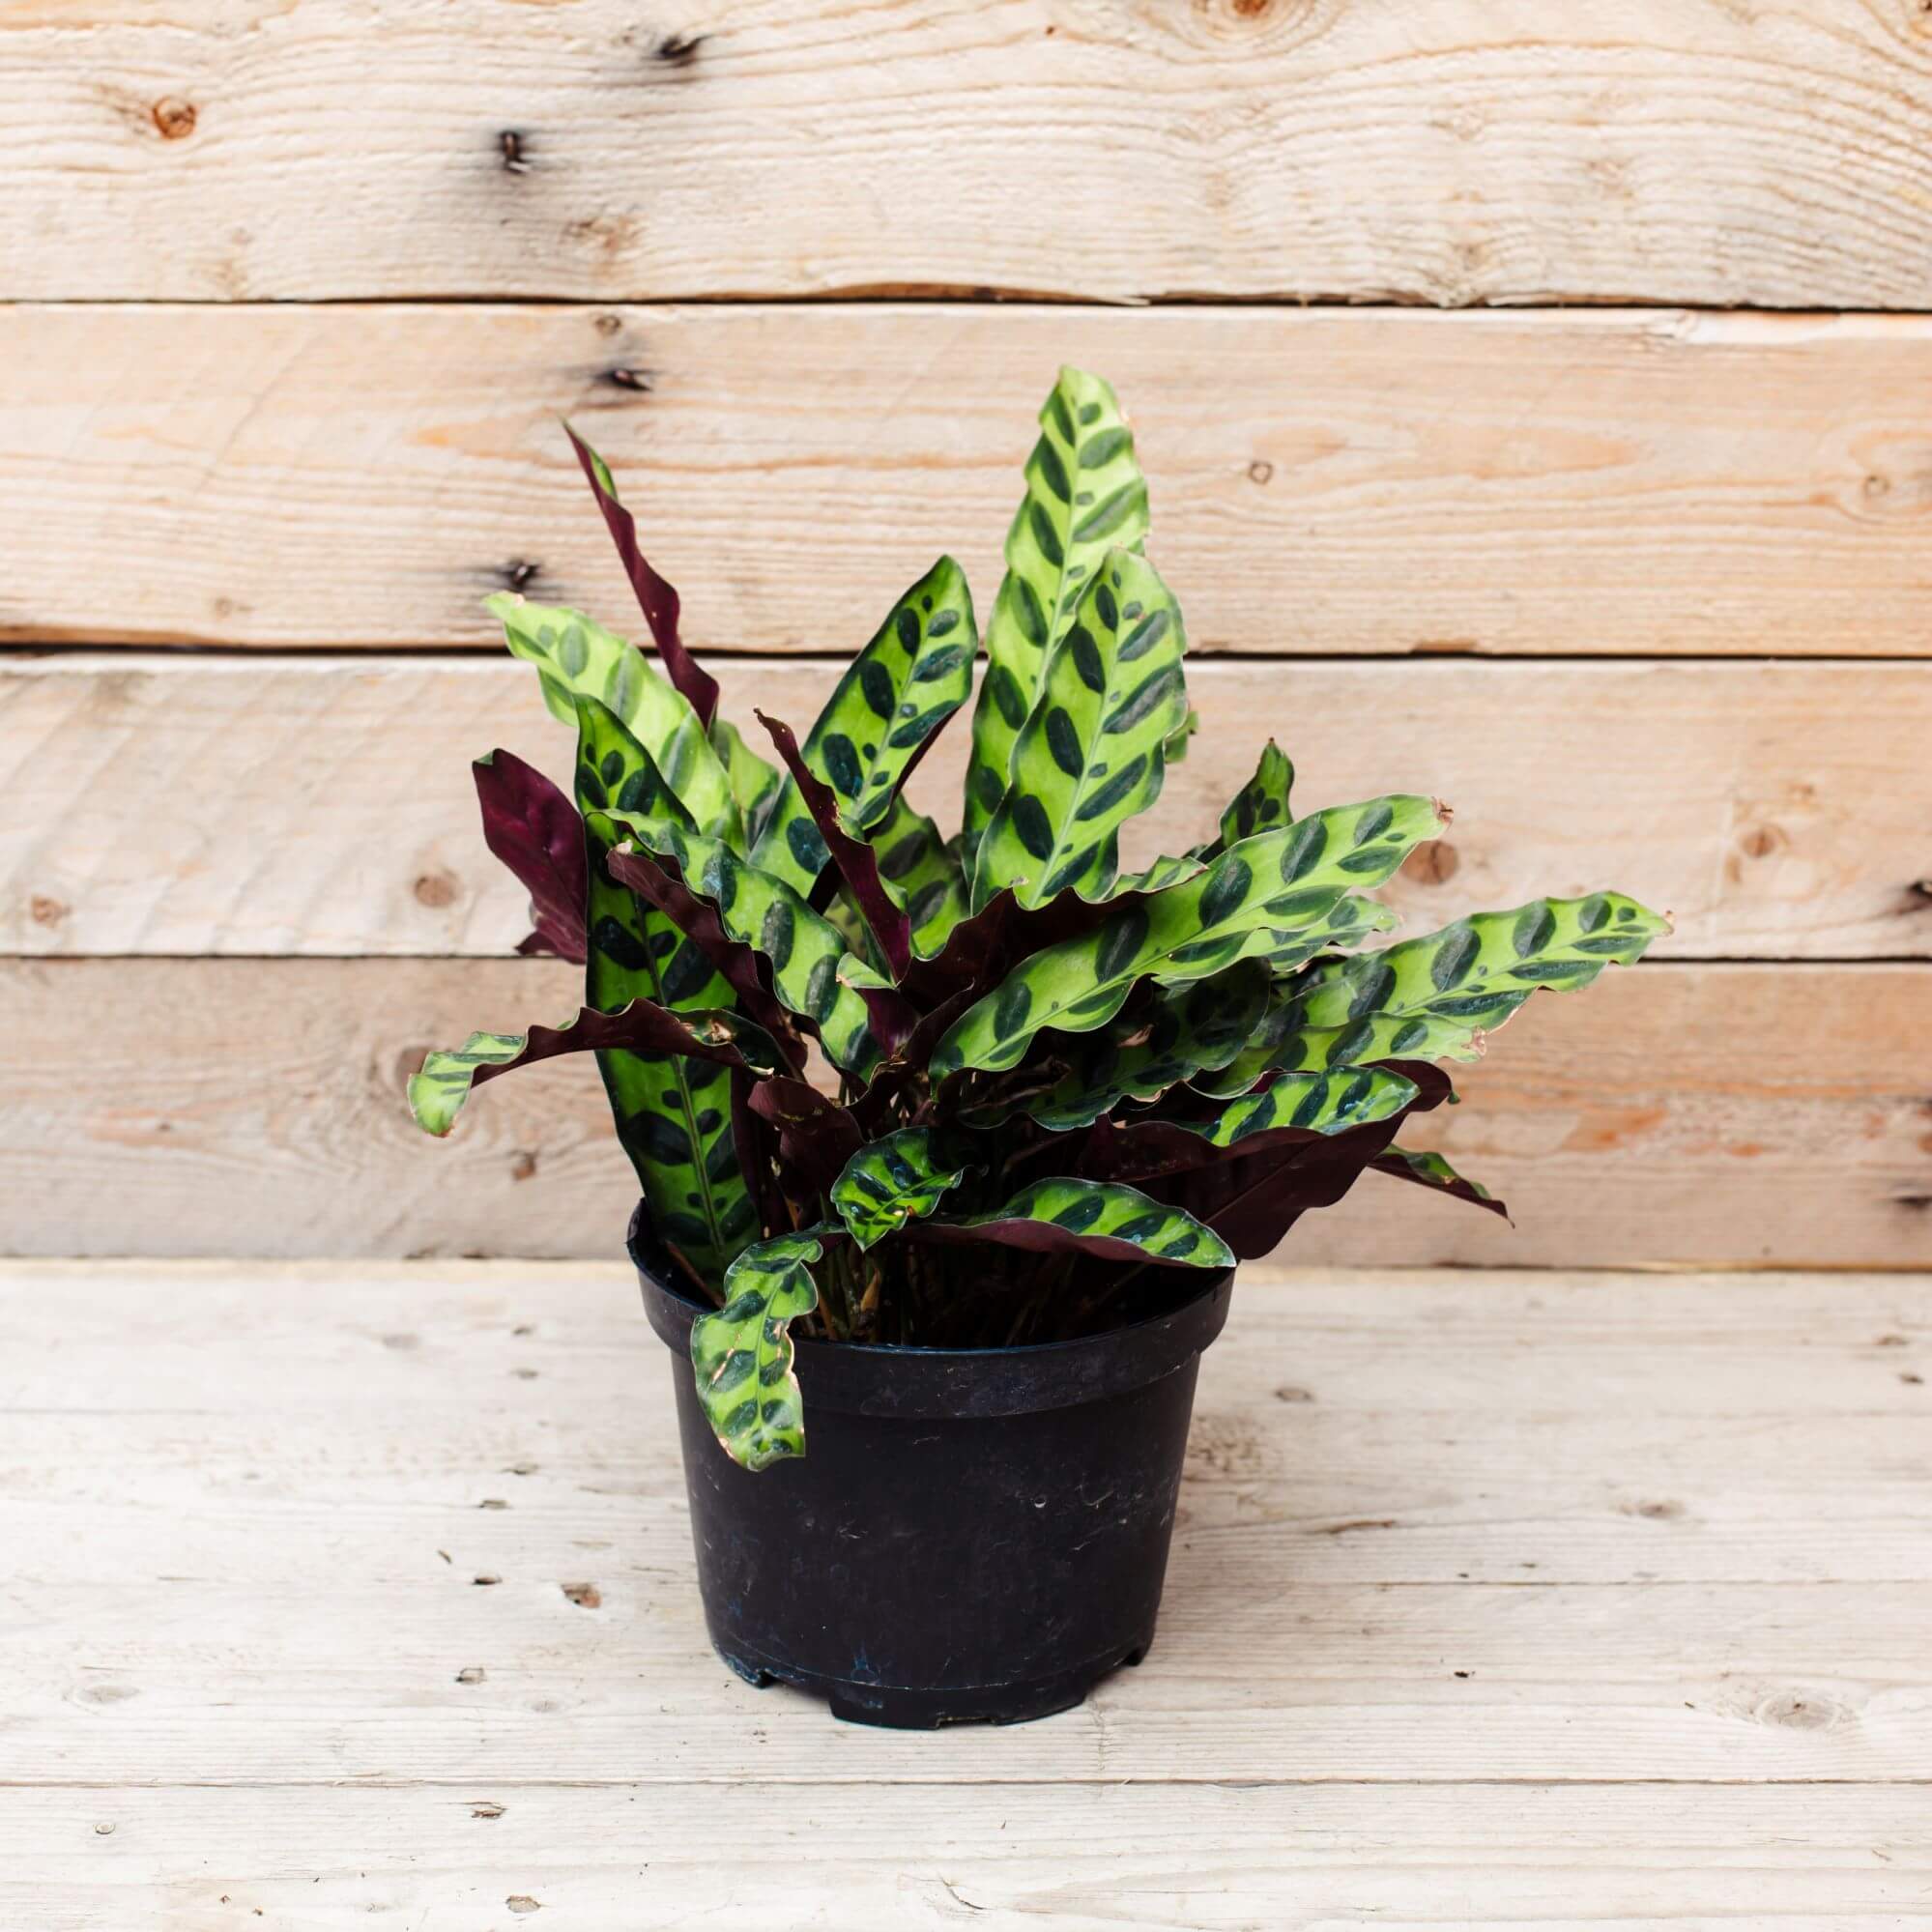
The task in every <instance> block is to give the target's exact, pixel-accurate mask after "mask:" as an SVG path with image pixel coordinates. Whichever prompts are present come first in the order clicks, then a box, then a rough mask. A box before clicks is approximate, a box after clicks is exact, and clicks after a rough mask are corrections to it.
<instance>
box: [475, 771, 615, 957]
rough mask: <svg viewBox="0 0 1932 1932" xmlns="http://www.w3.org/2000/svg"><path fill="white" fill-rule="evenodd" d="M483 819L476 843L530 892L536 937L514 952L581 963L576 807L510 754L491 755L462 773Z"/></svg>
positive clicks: (581, 867)
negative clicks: (472, 784) (469, 776)
mask: <svg viewBox="0 0 1932 1932" xmlns="http://www.w3.org/2000/svg"><path fill="white" fill-rule="evenodd" d="M470 768H471V770H472V772H473V773H474V774H475V776H476V802H477V804H478V805H480V806H481V807H482V813H483V843H484V844H485V845H486V846H488V847H489V849H490V851H492V852H494V853H495V854H496V856H497V857H498V858H500V859H501V860H502V861H503V862H504V864H505V865H506V866H508V867H509V869H510V871H511V872H512V873H514V874H515V875H516V877H517V879H518V880H519V881H520V882H521V883H522V885H523V888H524V890H525V891H526V892H528V893H529V894H530V909H531V916H532V918H533V920H534V921H535V923H536V931H535V932H533V934H531V936H530V937H528V938H527V939H525V940H524V941H523V943H522V944H521V945H519V946H518V947H517V951H518V952H520V953H534V952H552V953H555V954H557V956H558V957H559V958H560V959H566V960H574V961H575V962H576V963H577V964H578V965H579V966H582V965H583V964H584V960H585V958H586V956H587V953H588V949H589V947H588V941H587V939H586V937H585V930H584V929H585V920H586V916H587V915H586V911H585V906H586V902H587V901H588V899H589V896H590V886H589V874H588V872H587V869H586V862H585V858H584V821H583V819H582V818H581V817H580V816H579V815H578V812H577V808H576V806H575V805H573V804H572V803H571V802H570V800H569V799H568V798H566V797H565V796H564V795H563V793H562V792H561V791H559V790H558V788H557V787H556V786H555V785H553V784H552V783H551V782H550V780H549V779H547V778H546V777H544V775H543V774H542V772H540V771H538V770H537V769H536V768H535V767H534V766H533V765H529V764H525V763H524V762H523V760H522V759H520V758H518V757H517V756H516V754H515V753H514V752H508V751H493V752H491V754H490V755H489V757H487V758H479V759H477V760H476V763H475V764H473V765H472V766H471V767H470Z"/></svg>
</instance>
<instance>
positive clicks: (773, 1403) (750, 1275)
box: [691, 1228, 830, 1470]
mask: <svg viewBox="0 0 1932 1932" xmlns="http://www.w3.org/2000/svg"><path fill="white" fill-rule="evenodd" d="M829 1231H830V1230H829V1229H817V1228H814V1229H808V1230H807V1231H806V1232H804V1233H802V1234H781V1235H779V1236H778V1237H777V1238H776V1239H775V1240H771V1241H761V1242H758V1243H757V1244H756V1245H755V1246H753V1247H750V1248H747V1249H746V1250H745V1251H744V1252H743V1254H739V1255H738V1257H737V1258H736V1259H735V1261H734V1262H733V1263H732V1265H731V1267H730V1269H729V1270H728V1271H727V1272H726V1275H725V1283H724V1297H725V1303H724V1307H722V1308H721V1309H718V1310H717V1311H715V1312H712V1313H708V1314H701V1315H700V1316H699V1317H698V1318H697V1320H696V1321H694V1322H693V1323H692V1324H691V1369H692V1372H693V1374H694V1376H695V1377H696V1380H697V1385H698V1400H699V1403H700V1404H701V1406H702V1407H703V1408H704V1411H705V1419H706V1422H708V1423H709V1424H710V1425H711V1432H712V1433H713V1434H714V1435H715V1436H716V1437H717V1438H718V1442H719V1444H720V1445H721V1446H722V1448H723V1449H724V1452H725V1454H726V1455H727V1456H730V1457H731V1458H732V1460H733V1461H734V1462H737V1463H741V1464H742V1465H743V1466H744V1467H745V1468H747V1469H753V1470H757V1469H768V1468H769V1467H770V1466H771V1464H772V1463H774V1462H780V1461H783V1460H784V1459H785V1458H786V1457H787V1456H803V1455H804V1453H805V1407H804V1398H803V1397H802V1395H801V1394H800V1392H799V1388H798V1377H797V1375H796V1374H795V1373H794V1372H793V1358H794V1353H795V1351H794V1349H793V1341H792V1324H793V1322H794V1321H795V1320H796V1319H797V1318H798V1317H799V1316H800V1315H803V1314H810V1313H811V1312H812V1311H813V1310H814V1309H815V1308H817V1307H818V1306H819V1289H818V1284H817V1283H815V1282H814V1281H813V1279H812V1263H813V1262H814V1261H816V1260H818V1259H819V1258H820V1256H821V1255H822V1254H824V1252H825V1249H824V1241H823V1239H822V1236H823V1235H824V1234H826V1233H829Z"/></svg>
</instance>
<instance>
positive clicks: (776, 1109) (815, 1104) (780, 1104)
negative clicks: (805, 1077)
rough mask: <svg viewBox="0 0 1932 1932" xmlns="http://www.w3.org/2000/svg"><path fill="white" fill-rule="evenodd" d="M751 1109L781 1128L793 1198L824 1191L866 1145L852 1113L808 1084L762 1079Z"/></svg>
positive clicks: (783, 1156) (784, 1166) (781, 1150)
mask: <svg viewBox="0 0 1932 1932" xmlns="http://www.w3.org/2000/svg"><path fill="white" fill-rule="evenodd" d="M749 1105H750V1107H751V1110H752V1111H753V1112H754V1113H756V1114H758V1115H759V1116H760V1117H761V1118H762V1119H764V1120H766V1121H768V1122H769V1123H770V1124H771V1125H772V1126H773V1127H775V1128H776V1129H777V1130H778V1159H779V1165H780V1168H781V1170H782V1173H783V1176H784V1178H785V1180H786V1181H787V1182H788V1183H789V1184H790V1185H788V1186H787V1188H786V1192H787V1194H789V1195H790V1196H791V1197H792V1198H793V1200H805V1199H809V1198H810V1197H812V1196H814V1195H820V1194H823V1193H825V1192H826V1191H827V1190H828V1189H829V1188H830V1187H831V1185H832V1183H833V1182H834V1181H835V1180H837V1179H838V1177H839V1175H840V1174H841V1173H842V1172H843V1171H844V1170H845V1165H846V1163H847V1162H848V1161H849V1160H851V1157H852V1156H853V1155H854V1154H855V1153H857V1152H858V1150H859V1148H860V1147H861V1146H863V1145H864V1143H865V1136H864V1134H862V1133H861V1132H860V1130H859V1125H858V1122H857V1121H856V1120H855V1119H854V1118H853V1117H852V1115H851V1113H850V1112H849V1111H848V1110H846V1109H845V1108H843V1107H841V1106H840V1105H839V1104H838V1103H837V1102H836V1101H834V1100H828V1099H826V1097H825V1096H824V1095H823V1094H822V1093H821V1092H820V1091H819V1090H818V1088H817V1087H814V1086H808V1085H806V1083H805V1082H804V1081H800V1080H786V1079H783V1078H780V1079H777V1080H762V1081H758V1082H757V1083H756V1084H755V1085H754V1086H753V1087H752V1090H751V1094H750V1099H749Z"/></svg>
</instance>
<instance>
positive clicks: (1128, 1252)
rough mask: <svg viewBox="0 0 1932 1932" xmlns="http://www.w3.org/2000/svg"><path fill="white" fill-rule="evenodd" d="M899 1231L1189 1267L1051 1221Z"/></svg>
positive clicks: (916, 1224)
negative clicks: (1077, 1231) (1076, 1231)
mask: <svg viewBox="0 0 1932 1932" xmlns="http://www.w3.org/2000/svg"><path fill="white" fill-rule="evenodd" d="M901 1232H902V1233H903V1234H904V1235H905V1236H906V1237H907V1239H908V1240H911V1241H932V1242H937V1243H940V1244H942V1245H945V1246H949V1247H951V1246H965V1245H967V1244H969V1243H972V1242H979V1241H991V1242H995V1243H996V1244H997V1245H998V1246H1000V1247H1002V1248H1024V1249H1027V1250H1029V1251H1031V1252H1032V1253H1034V1254H1098V1255H1101V1256H1103V1257H1104V1258H1106V1259H1107V1260H1110V1261H1147V1262H1152V1263H1153V1264H1154V1265H1155V1266H1156V1267H1162V1268H1185V1267H1187V1266H1189V1265H1190V1264H1189V1263H1188V1262H1186V1261H1177V1260H1171V1259H1169V1258H1168V1257H1167V1256H1165V1255H1162V1254H1150V1253H1149V1252H1148V1251H1147V1250H1146V1249H1145V1248H1140V1247H1137V1246H1136V1245H1135V1243H1133V1242H1132V1241H1116V1240H1114V1239H1113V1237H1112V1236H1111V1235H1110V1234H1076V1233H1075V1232H1074V1231H1073V1229H1072V1228H1070V1227H1060V1226H1056V1225H1055V1224H1054V1223H1053V1222H1051V1221H1027V1220H1024V1219H1020V1220H1014V1221H982V1222H980V1223H978V1224H977V1225H975V1226H971V1227H967V1226H963V1225H962V1224H961V1223H959V1222H952V1221H932V1220H923V1221H910V1222H908V1223H907V1225H906V1226H905V1227H904V1228H903V1229H901Z"/></svg>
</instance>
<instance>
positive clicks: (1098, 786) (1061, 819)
mask: <svg viewBox="0 0 1932 1932" xmlns="http://www.w3.org/2000/svg"><path fill="white" fill-rule="evenodd" d="M1128 610H1133V611H1134V612H1136V613H1137V615H1136V616H1135V617H1133V618H1129V617H1128V616H1127V615H1126V613H1127V611H1128ZM1110 615H1111V618H1112V621H1111V622H1109V621H1108V619H1109V616H1110ZM1157 620H1165V621H1160V622H1157ZM1143 639H1151V642H1148V643H1146V644H1144V646H1141V647H1140V648H1139V649H1137V652H1136V655H1135V656H1134V657H1133V659H1131V660H1130V659H1128V658H1127V657H1126V655H1125V649H1126V647H1127V646H1128V645H1129V644H1137V645H1139V641H1140V640H1143ZM1186 648H1187V639H1186V635H1185V633H1184V631H1183V629H1182V626H1181V621H1180V612H1179V609H1178V607H1177V606H1176V605H1175V603H1174V600H1173V597H1172V595H1171V593H1170V592H1169V591H1168V588H1167V586H1166V585H1165V584H1163V583H1162V581H1161V579H1160V575H1159V573H1158V572H1157V571H1156V570H1155V569H1154V566H1153V565H1152V564H1151V563H1149V562H1147V561H1146V559H1145V558H1143V557H1138V556H1136V555H1134V554H1133V553H1132V552H1130V551H1125V550H1114V551H1110V552H1108V553H1107V555H1106V557H1105V558H1104V559H1103V560H1102V561H1101V563H1100V566H1099V568H1098V569H1097V570H1096V572H1095V574H1094V576H1093V578H1092V580H1091V582H1090V583H1089V584H1088V585H1087V587H1086V589H1085V591H1084V592H1083V593H1082V595H1081V601H1080V605H1079V608H1078V612H1077V615H1076V620H1075V622H1074V624H1073V626H1072V628H1071V629H1070V630H1069V631H1068V632H1067V633H1066V636H1065V637H1064V638H1063V639H1062V640H1061V641H1060V643H1059V644H1057V645H1056V646H1055V647H1054V648H1053V650H1052V651H1051V652H1050V653H1049V656H1048V659H1047V665H1046V670H1045V672H1044V674H1043V676H1042V678H1041V680H1040V686H1039V690H1038V692H1037V694H1036V695H1035V698H1034V705H1033V711H1032V714H1031V715H1030V716H1029V717H1028V718H1027V720H1026V722H1025V724H1024V726H1023V727H1022V728H1021V731H1020V734H1019V735H1018V737H1017V738H1015V740H1014V741H1013V747H1012V751H1011V755H1010V758H1009V764H1008V772H1007V784H1006V793H1005V795H1004V797H1003V798H1002V799H1001V800H1000V803H999V808H998V810H997V811H996V812H995V813H994V815H993V819H992V821H991V822H990V823H989V824H988V825H987V827H986V831H985V834H984V836H983V837H982V838H981V840H980V842H979V847H978V851H977V855H976V857H975V858H974V861H973V873H972V901H973V904H974V906H975V907H981V906H985V905H986V904H988V903H989V902H990V901H991V900H992V899H993V898H994V897H995V895H996V894H997V893H999V892H1000V891H1001V890H1002V889H1004V888H1005V887H1007V886H1011V887H1012V888H1013V889H1014V896H1015V897H1016V898H1017V899H1018V901H1019V903H1020V904H1021V905H1022V906H1023V907H1027V908H1035V907H1039V906H1043V905H1045V904H1046V903H1047V901H1048V900H1049V899H1051V898H1052V897H1053V896H1054V894H1055V893H1057V892H1059V891H1062V890H1064V889H1065V888H1066V887H1067V886H1069V885H1071V886H1072V887H1074V889H1076V890H1077V891H1078V892H1079V893H1080V895H1081V898H1083V899H1089V900H1095V899H1102V898H1105V897H1106V896H1107V894H1108V891H1109V889H1110V887H1111V886H1112V884H1113V879H1114V870H1115V864H1114V854H1115V852H1116V850H1117V846H1116V843H1115V841H1114V838H1113V834H1114V833H1115V832H1117V830H1118V828H1119V826H1120V825H1121V824H1122V823H1123V822H1125V821H1126V820H1127V819H1129V818H1131V817H1132V816H1133V815H1134V814H1135V813H1136V812H1139V811H1142V810H1144V809H1145V808H1146V807H1147V806H1148V805H1150V804H1152V803H1153V801H1154V800H1155V799H1156V798H1158V797H1159V796H1160V793H1161V783H1162V779H1163V776H1164V775H1165V772H1166V769H1167V752H1166V746H1167V740H1168V737H1169V736H1170V735H1172V734H1173V733H1174V732H1175V731H1176V730H1178V729H1180V728H1181V727H1182V726H1183V725H1184V724H1185V723H1186V721H1187V711H1188V704H1187V687H1186V682H1185V679H1184V678H1183V677H1182V674H1181V653H1182V652H1183V651H1184V650H1185V649H1186Z"/></svg>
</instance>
